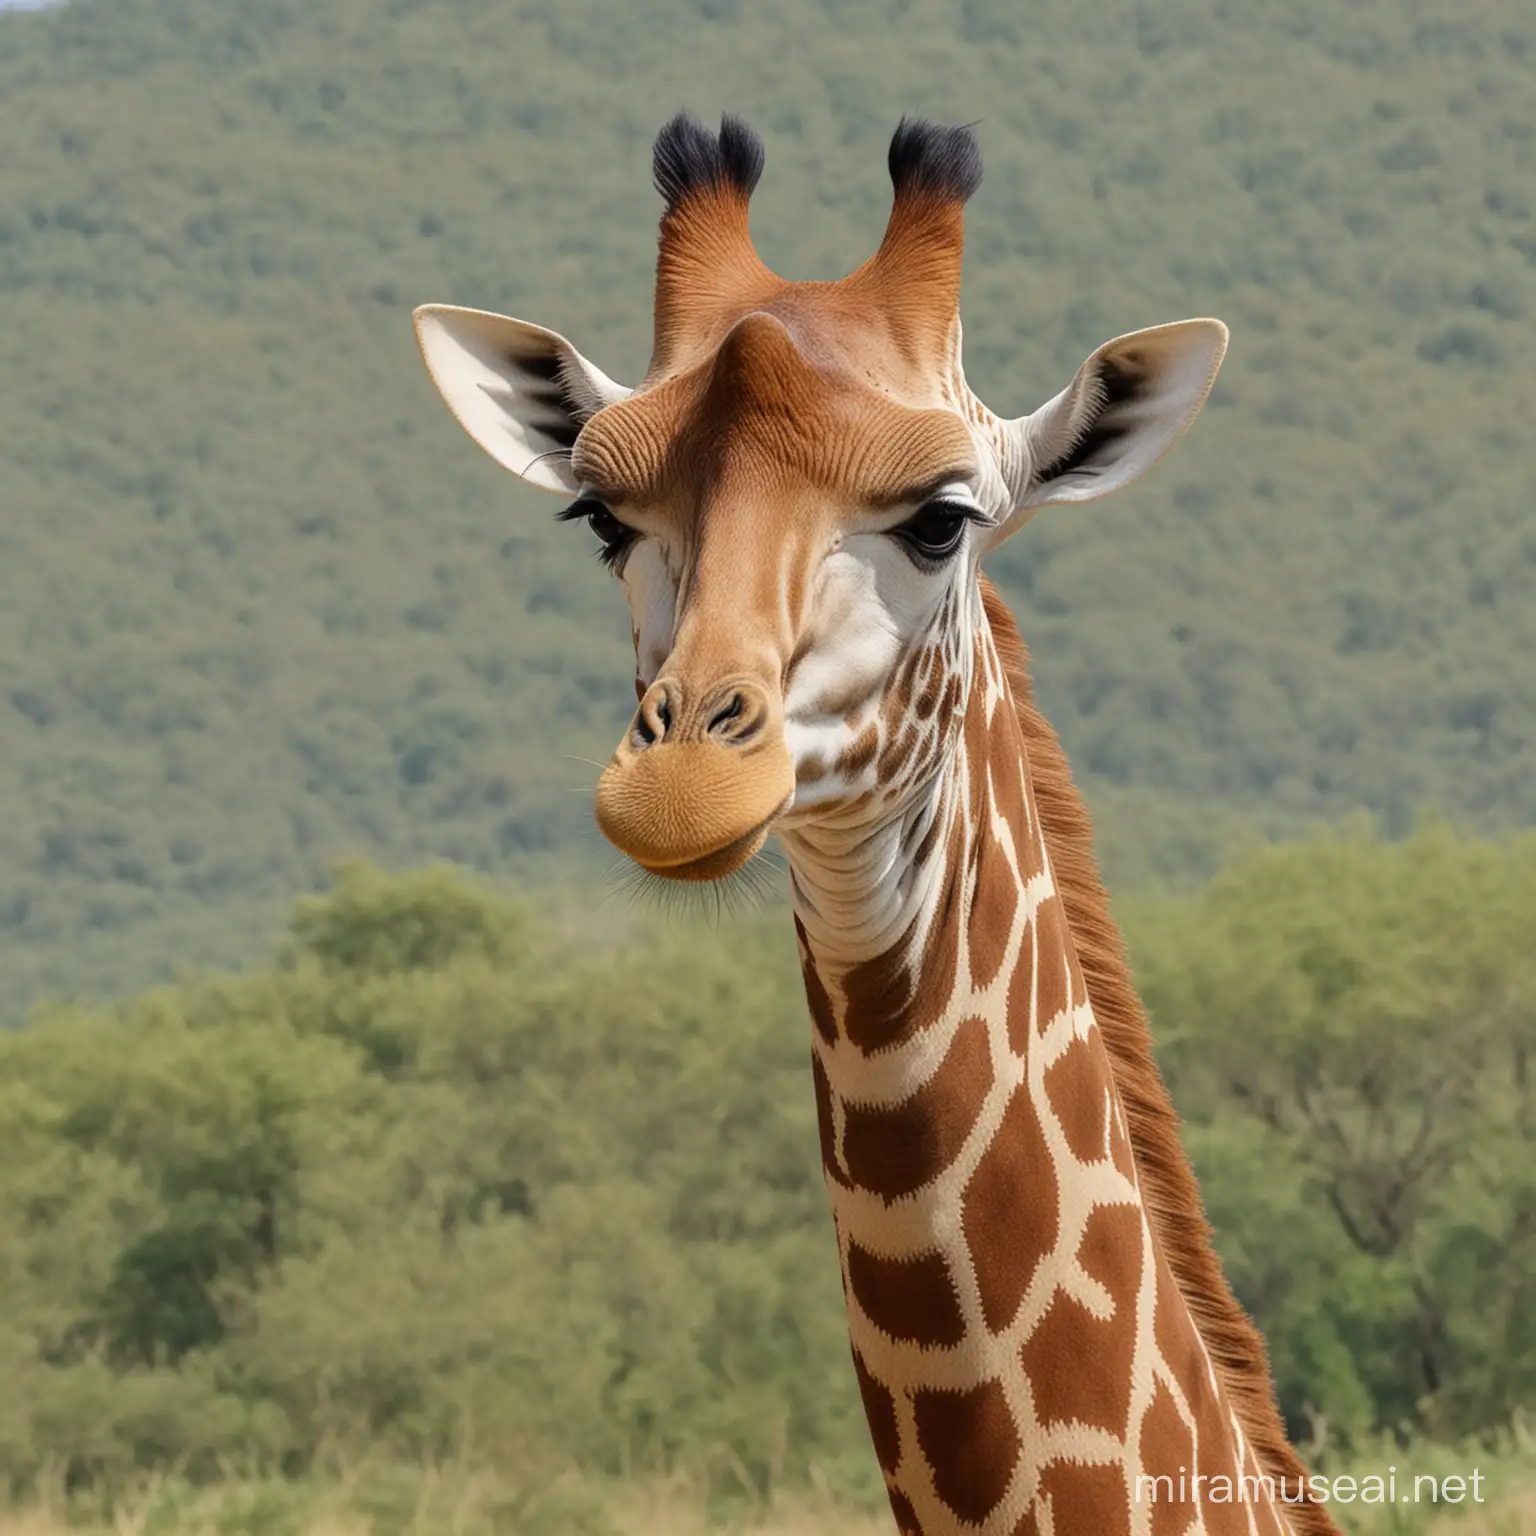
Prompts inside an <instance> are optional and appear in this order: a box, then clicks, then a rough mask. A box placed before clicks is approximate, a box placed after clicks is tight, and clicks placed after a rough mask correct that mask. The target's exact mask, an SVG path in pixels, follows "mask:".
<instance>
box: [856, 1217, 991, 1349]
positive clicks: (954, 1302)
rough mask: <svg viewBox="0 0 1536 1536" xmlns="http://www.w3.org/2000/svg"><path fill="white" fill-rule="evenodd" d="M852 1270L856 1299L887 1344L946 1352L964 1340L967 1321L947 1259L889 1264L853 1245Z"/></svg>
mask: <svg viewBox="0 0 1536 1536" xmlns="http://www.w3.org/2000/svg"><path fill="white" fill-rule="evenodd" d="M847 1265H848V1285H849V1289H850V1290H851V1291H852V1292H853V1296H854V1299H855V1300H856V1301H857V1302H858V1304H859V1306H860V1307H861V1308H862V1309H863V1311H864V1315H865V1316H866V1317H867V1318H868V1319H869V1320H870V1322H871V1323H873V1324H874V1325H875V1327H876V1328H878V1329H879V1330H880V1332H881V1333H883V1334H885V1335H886V1336H887V1337H888V1338H891V1339H896V1340H899V1341H900V1342H902V1343H906V1344H917V1345H921V1346H926V1347H944V1346H951V1345H955V1344H958V1343H959V1342H960V1341H961V1340H962V1339H963V1338H964V1337H965V1318H964V1317H963V1316H961V1313H960V1300H959V1298H958V1297H957V1296H956V1294H955V1287H954V1282H953V1281H952V1280H951V1279H950V1276H949V1265H948V1264H947V1263H946V1262H945V1260H944V1255H943V1254H941V1253H930V1254H925V1255H924V1256H923V1257H921V1258H917V1259H887V1258H883V1257H881V1255H879V1254H876V1253H871V1252H870V1251H869V1250H868V1249H867V1248H861V1247H860V1246H859V1245H858V1244H857V1243H854V1242H850V1243H849V1244H848V1259H847Z"/></svg>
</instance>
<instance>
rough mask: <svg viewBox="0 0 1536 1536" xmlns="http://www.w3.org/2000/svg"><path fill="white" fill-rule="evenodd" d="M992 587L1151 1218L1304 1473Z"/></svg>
mask: <svg viewBox="0 0 1536 1536" xmlns="http://www.w3.org/2000/svg"><path fill="white" fill-rule="evenodd" d="M981 595H982V604H983V607H984V610H985V612H986V616H987V623H988V625H989V626H990V627H991V631H992V640H993V644H994V645H995V646H996V647H997V654H998V658H999V660H1000V661H1001V662H1002V666H1003V671H1004V673H1005V675H1006V676H1007V679H1008V686H1009V688H1010V690H1011V692H1012V694H1013V701H1014V708H1015V710H1016V711H1017V713H1018V718H1019V725H1020V728H1021V730H1022V731H1023V735H1024V742H1025V751H1026V753H1027V754H1028V760H1029V776H1030V781H1031V783H1032V784H1033V786H1034V792H1035V804H1036V807H1037V809H1038V811H1039V815H1040V823H1041V827H1042V829H1043V831H1044V834H1045V843H1046V849H1047V852H1048V853H1049V855H1050V860H1051V868H1052V871H1053V873H1054V874H1055V877H1056V884H1057V887H1058V889H1059V891H1060V894H1061V899H1062V904H1063V905H1064V907H1065V908H1066V914H1067V922H1068V926H1069V927H1070V929H1071V932H1072V938H1073V941H1074V943H1075V945H1076V948H1077V955H1078V961H1079V963H1080V964H1081V966H1082V969H1083V979H1084V981H1085V983H1086V985H1087V988H1088V995H1089V999H1090V1001H1091V1002H1092V1004H1093V1012H1094V1018H1095V1019H1096V1020H1097V1022H1098V1026H1099V1030H1100V1033H1101V1034H1102V1036H1103V1038H1104V1043H1105V1046H1106V1048H1107V1050H1108V1053H1109V1058H1110V1064H1111V1070H1112V1072H1113V1074H1114V1080H1115V1086H1116V1088H1117V1089H1118V1091H1119V1094H1120V1098H1121V1102H1122V1103H1123V1105H1124V1106H1125V1116H1126V1124H1127V1130H1128V1131H1129V1134H1130V1142H1131V1151H1132V1155H1133V1158H1134V1161H1135V1164H1136V1172H1137V1177H1138V1179H1139V1181H1140V1183H1141V1191H1142V1199H1143V1201H1144V1203H1145V1206H1146V1211H1147V1217H1148V1220H1149V1221H1150V1222H1151V1225H1152V1229H1153V1231H1154V1232H1155V1233H1156V1235H1157V1238H1158V1241H1159V1243H1160V1245H1161V1247H1162V1250H1163V1253H1164V1255H1165V1256H1166V1258H1167V1260H1168V1265H1169V1268H1170V1269H1171V1270H1172V1272H1173V1276H1174V1280H1175V1281H1176V1282H1177V1284H1178V1287H1179V1291H1180V1293H1181V1294H1182V1295H1183V1297H1184V1301H1185V1304H1186V1305H1187V1306H1188V1308H1189V1312H1190V1316H1191V1317H1192V1318H1193V1320H1194V1323H1195V1327H1196V1328H1197V1329H1198V1330H1199V1332H1200V1336H1201V1338H1202V1339H1203V1340H1204V1341H1205V1345H1206V1348H1207V1350H1208V1351H1209V1352H1210V1356H1211V1359H1212V1361H1213V1362H1214V1363H1215V1366H1216V1369H1217V1371H1218V1373H1219V1374H1220V1376H1221V1380H1222V1385H1223V1387H1224V1388H1225V1390H1226V1393H1227V1398H1228V1401H1229V1402H1230V1403H1231V1405H1232V1408H1233V1411H1234V1412H1235V1413H1236V1415H1237V1419H1238V1421H1239V1423H1240V1424H1241V1426H1242V1430H1243V1434H1244V1435H1245V1436H1246V1438H1247V1439H1248V1441H1249V1443H1250V1444H1251V1445H1252V1447H1253V1450H1254V1453H1255V1455H1256V1457H1257V1459H1258V1462H1259V1466H1260V1468H1261V1470H1262V1471H1263V1472H1264V1473H1265V1474H1267V1475H1268V1476H1270V1477H1272V1478H1274V1479H1276V1480H1277V1481H1278V1479H1280V1478H1282V1477H1284V1478H1286V1479H1287V1481H1288V1484H1289V1483H1292V1482H1295V1481H1296V1480H1298V1479H1302V1478H1305V1476H1306V1467H1305V1465H1304V1464H1303V1462H1302V1460H1301V1457H1300V1456H1299V1455H1298V1454H1297V1452H1296V1449H1295V1447H1294V1446H1292V1444H1291V1442H1290V1439H1289V1437H1288V1436H1287V1435H1286V1432H1285V1428H1284V1425H1283V1424H1282V1422H1281V1419H1280V1411H1279V1408H1278V1407H1277V1406H1276V1403H1275V1395H1274V1385H1273V1380H1272V1377H1271V1375H1270V1369H1269V1355H1268V1351H1267V1350H1266V1349H1265V1346H1264V1340H1263V1338H1262V1336H1261V1335H1260V1333H1259V1331H1258V1329H1257V1328H1255V1327H1254V1325H1253V1323H1252V1321H1251V1320H1250V1319H1249V1317H1248V1314H1247V1313H1246V1312H1245V1311H1244V1310H1243V1308H1242V1305H1241V1303H1240V1302H1239V1301H1238V1300H1237V1298H1236V1296H1234V1295H1233V1294H1232V1288H1231V1286H1230V1285H1229V1284H1228V1282H1227V1278H1226V1275H1225V1273H1224V1272H1223V1270H1222V1267H1221V1260H1220V1259H1219V1258H1218V1257H1217V1255H1216V1250H1215V1248H1214V1247H1213V1246H1212V1243H1211V1235H1210V1226H1209V1223H1208V1222H1207V1220H1206V1216H1205V1208H1204V1205H1203V1203H1202V1201H1201V1199H1200V1190H1199V1186H1198V1185H1197V1184H1196V1182H1195V1175H1194V1171H1193V1169H1192V1168H1191V1167H1190V1165H1189V1160H1188V1159H1187V1158H1186V1157H1185V1155H1184V1147H1183V1143H1182V1141H1181V1139H1180V1136H1179V1117H1178V1113H1177V1111H1176V1110H1175V1109H1174V1107H1173V1102H1172V1100H1171V1099H1170V1098H1169V1096H1168V1089H1167V1086H1166V1084H1165V1083H1164V1082H1163V1076H1162V1073H1161V1071H1160V1070H1159V1069H1158V1065H1157V1062H1156V1059H1155V1058H1154V1056H1153V1053H1152V1029H1151V1025H1150V1023H1149V1022H1148V1019H1147V1013H1146V1009H1145V1008H1144V1007H1143V1005H1142V1002H1141V998H1140V997H1139V996H1138V995H1137V992H1136V988H1135V985H1134V982H1133V981H1132V977H1131V968H1130V963H1129V961H1128V959H1127V957H1126V952H1125V940H1124V939H1123V937H1122V936H1121V933H1120V930H1119V928H1118V926H1117V925H1116V923H1115V920H1114V918H1113V917H1112V916H1111V914H1110V910H1109V893H1108V892H1107V891H1106V890H1105V888H1104V881H1103V878H1102V876H1101V875H1100V873H1099V867H1098V860H1097V858H1096V857H1095V855H1094V851H1093V824H1092V822H1091V821H1090V819H1089V816H1088V808H1087V806H1086V805H1085V804H1084V803H1083V798H1082V795H1081V793H1080V792H1079V791H1078V789H1077V786H1076V785H1075V784H1074V783H1073V780H1072V770H1071V767H1070V766H1069V764H1068V762H1067V757H1066V753H1065V752H1064V751H1063V750H1062V746H1061V742H1060V740H1059V739H1058V737H1057V735H1056V732H1055V729H1054V728H1053V727H1052V725H1051V723H1050V722H1049V721H1048V720H1047V719H1046V718H1045V716H1044V715H1042V714H1041V713H1040V711H1039V710H1038V709H1037V708H1036V707H1035V701H1034V688H1033V685H1032V684H1031V682H1030V678H1029V651H1028V648H1027V647H1026V645H1025V643H1024V639H1023V637H1022V636H1021V635H1020V633H1019V629H1018V625H1017V624H1016V623H1015V622H1014V619H1013V615H1012V614H1011V613H1010V612H1009V611H1008V607H1007V605H1006V604H1005V603H1004V602H1003V600H1002V598H1001V597H1000V596H999V595H998V593H997V589H996V588H995V587H993V585H992V584H991V582H989V581H988V580H987V579H986V577H985V576H983V577H982V578H981ZM1286 1514H1287V1518H1288V1519H1289V1520H1290V1521H1291V1523H1292V1525H1293V1526H1294V1527H1295V1529H1296V1530H1297V1531H1298V1532H1299V1533H1306V1536H1337V1533H1338V1528H1337V1526H1336V1525H1335V1524H1334V1522H1333V1520H1332V1519H1331V1518H1330V1517H1329V1515H1328V1513H1327V1510H1326V1509H1325V1508H1324V1506H1323V1505H1322V1504H1320V1503H1315V1502H1313V1501H1311V1500H1310V1499H1309V1500H1307V1501H1305V1502H1302V1503H1297V1504H1294V1505H1288V1506H1287V1510H1286Z"/></svg>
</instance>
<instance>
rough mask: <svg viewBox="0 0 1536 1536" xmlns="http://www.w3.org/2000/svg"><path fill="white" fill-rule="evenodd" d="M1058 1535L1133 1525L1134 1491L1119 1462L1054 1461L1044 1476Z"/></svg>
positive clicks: (1087, 1535)
mask: <svg viewBox="0 0 1536 1536" xmlns="http://www.w3.org/2000/svg"><path fill="white" fill-rule="evenodd" d="M1040 1497H1041V1499H1042V1500H1043V1501H1047V1502H1049V1504H1050V1506H1051V1530H1052V1532H1053V1533H1054V1536H1106V1533H1107V1532H1110V1531H1125V1530H1129V1529H1130V1525H1131V1495H1130V1490H1129V1489H1128V1488H1127V1487H1126V1486H1125V1474H1124V1473H1123V1472H1122V1471H1121V1470H1120V1467H1119V1464H1118V1463H1116V1464H1115V1465H1113V1466H1089V1465H1086V1464H1085V1463H1083V1462H1078V1461H1053V1462H1052V1463H1051V1464H1050V1465H1049V1466H1048V1467H1047V1468H1046V1469H1045V1471H1044V1472H1043V1473H1042V1474H1041V1476H1040Z"/></svg>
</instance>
